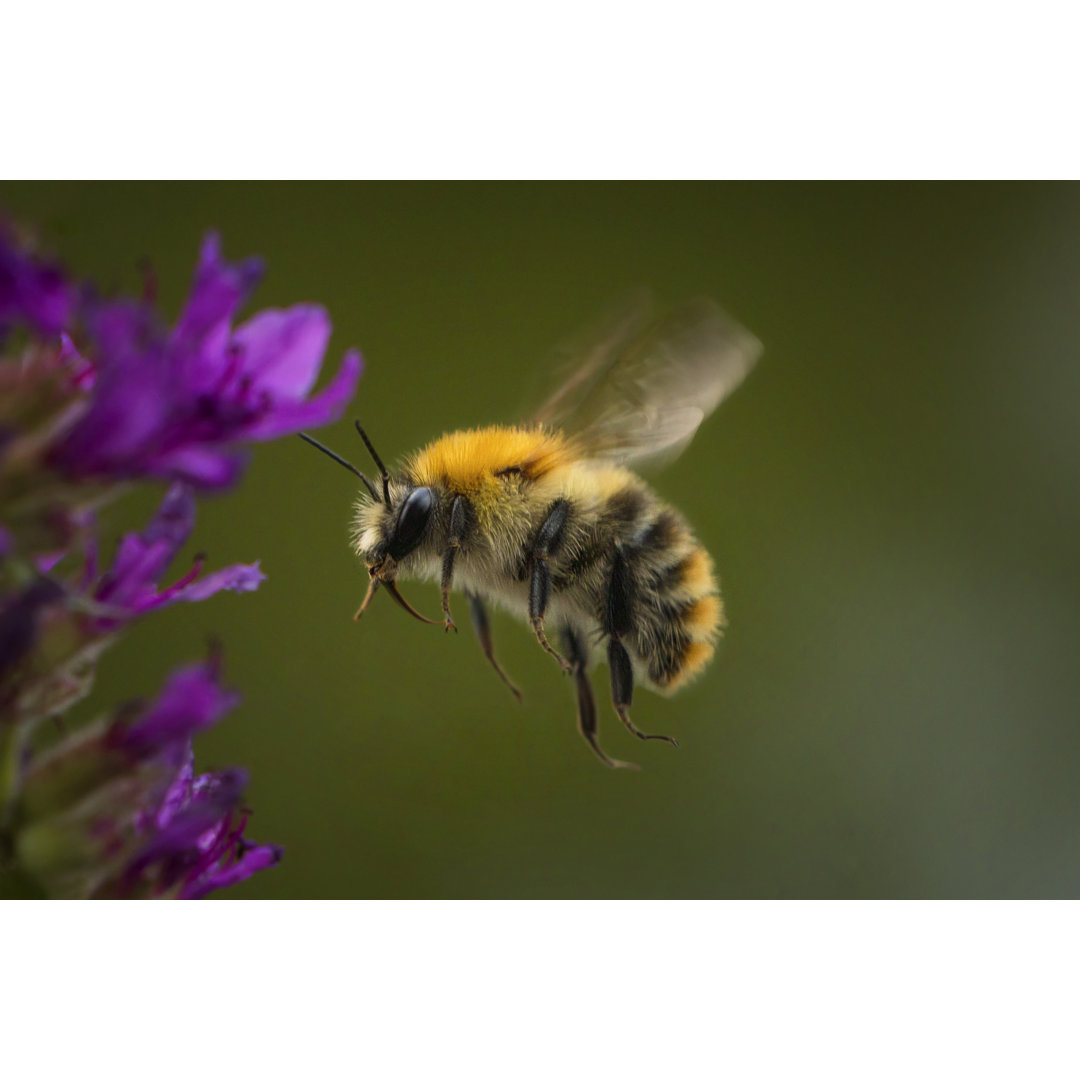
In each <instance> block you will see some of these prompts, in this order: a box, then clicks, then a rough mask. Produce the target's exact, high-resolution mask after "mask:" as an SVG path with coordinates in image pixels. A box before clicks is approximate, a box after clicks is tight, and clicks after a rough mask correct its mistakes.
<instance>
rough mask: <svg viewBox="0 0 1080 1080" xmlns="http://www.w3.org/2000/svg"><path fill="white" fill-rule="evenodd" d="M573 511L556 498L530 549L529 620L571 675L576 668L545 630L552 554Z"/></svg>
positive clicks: (564, 671) (563, 500)
mask: <svg viewBox="0 0 1080 1080" xmlns="http://www.w3.org/2000/svg"><path fill="white" fill-rule="evenodd" d="M569 512H570V504H569V503H568V502H567V501H566V500H565V499H556V500H555V501H554V502H553V503H552V504H551V506H550V508H549V509H548V514H547V517H546V518H544V523H543V525H541V526H540V531H539V532H538V533H537V534H536V539H535V540H534V541H533V545H532V548H531V549H530V551H529V564H530V573H529V621H530V622H531V623H532V628H533V633H534V634H536V640H537V641H539V642H540V645H541V646H542V647H543V649H544V651H545V652H549V653H551V655H552V656H554V657H555V659H556V660H558V661H559V666H560V667H561V668H562V669H563V673H564V674H569V673H570V672H571V671H572V670H573V669H572V668H571V666H570V664H569V663H568V662H567V660H566V658H565V657H563V656H561V655H560V654H559V653H557V652H556V651H555V649H554V648H552V646H551V643H550V642H549V641H548V639H547V634H545V633H544V613H545V612H546V611H547V606H548V600H550V599H551V570H550V569H549V568H548V557H549V556H550V555H551V554H552V552H553V551H554V550H555V548H556V547H557V546H558V544H559V541H560V540H561V539H562V533H563V529H564V528H565V526H566V518H567V515H568V514H569Z"/></svg>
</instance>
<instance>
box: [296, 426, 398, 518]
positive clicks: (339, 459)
mask: <svg viewBox="0 0 1080 1080" xmlns="http://www.w3.org/2000/svg"><path fill="white" fill-rule="evenodd" d="M297 434H298V435H299V436H300V438H301V439H303V440H304V442H306V443H311V445H312V446H314V447H315V449H316V450H321V451H322V452H323V453H324V454H325V455H326V456H327V457H328V458H333V460H334V461H336V462H337V463H338V464H339V465H343V466H344V467H345V468H346V469H348V470H349V472H351V473H352V474H353V475H354V476H359V477H360V479H361V480H362V481H363V482H364V487H366V488H367V489H368V491H370V492H371V497H372V498H373V499H374V500H375V501H376V502H380V501H381V500H380V499H379V493H378V492H377V491H376V490H375V485H374V484H373V483H372V482H371V481H370V480H369V479H368V478H367V477H366V476H365V475H364V474H363V473H362V472H361V471H360V470H359V469H358V468H357V467H356V466H355V465H351V464H350V463H349V462H347V461H346V460H345V459H344V458H343V457H341V456H340V455H338V454H335V453H334V451H333V450H331V449H330V447H329V446H323V444H322V443H321V442H319V440H318V439H313V438H312V437H311V436H310V435H307V434H305V433H304V432H303V431H299V432H297ZM386 501H387V502H389V501H390V500H389V499H387V500H386Z"/></svg>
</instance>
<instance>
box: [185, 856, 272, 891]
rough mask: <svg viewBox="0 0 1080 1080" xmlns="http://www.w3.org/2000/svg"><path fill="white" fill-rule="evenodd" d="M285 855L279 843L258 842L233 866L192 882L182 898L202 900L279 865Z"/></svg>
mask: <svg viewBox="0 0 1080 1080" xmlns="http://www.w3.org/2000/svg"><path fill="white" fill-rule="evenodd" d="M284 855H285V850H284V849H283V848H281V847H279V846H278V845H277V844H258V845H255V846H253V847H249V848H248V849H247V850H246V851H245V852H244V853H243V854H242V855H241V856H240V858H239V859H237V861H236V862H234V863H233V864H232V865H231V866H227V867H225V868H224V869H223V870H218V871H217V872H216V873H208V874H204V875H203V876H202V877H201V878H200V879H199V880H198V881H193V882H191V883H190V884H189V885H188V886H187V887H186V888H185V889H184V891H183V892H182V893H181V894H180V899H181V900H201V899H202V898H203V897H204V896H205V895H206V894H207V893H209V892H213V891H214V890H215V889H227V888H228V887H229V886H230V885H236V884H238V883H239V882H241V881H247V879H248V878H249V877H251V875H252V874H257V873H258V872H259V871H260V870H267V869H269V868H270V867H271V866H277V864H278V863H279V862H281V860H282V858H283V857H284Z"/></svg>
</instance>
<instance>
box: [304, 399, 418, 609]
mask: <svg viewBox="0 0 1080 1080" xmlns="http://www.w3.org/2000/svg"><path fill="white" fill-rule="evenodd" d="M356 430H357V431H358V432H359V433H360V438H361V439H363V440H364V445H365V446H366V447H367V448H368V452H369V453H370V454H371V456H372V458H373V459H374V461H375V464H376V465H377V466H378V467H379V479H380V480H381V481H382V494H381V497H380V493H379V492H378V491H377V490H376V488H375V485H374V484H373V483H372V482H371V481H370V480H369V479H368V477H366V476H365V475H364V474H363V473H362V472H361V471H360V470H359V469H358V468H356V466H355V465H350V464H349V462H347V461H346V460H345V459H344V458H342V457H339V456H338V455H337V454H335V453H334V452H333V451H332V450H330V449H328V448H327V447H325V446H323V444H322V443H320V442H317V441H316V440H315V439H313V438H311V436H310V435H304V434H301V436H300V437H301V438H302V439H304V440H305V441H306V442H309V443H311V445H312V446H314V447H315V448H316V449H317V450H321V451H322V452H323V453H324V454H326V455H327V456H328V457H331V458H333V459H334V461H336V462H337V463H338V464H339V465H343V466H344V467H345V468H346V469H348V470H349V471H350V472H351V473H353V474H354V475H355V476H358V477H360V479H361V480H362V481H363V484H364V487H366V488H367V490H368V494H369V495H370V496H371V498H370V500H368V499H364V500H362V501H361V504H360V509H359V512H358V513H357V517H356V553H357V554H358V555H359V556H360V558H362V559H363V560H364V565H365V566H366V567H367V571H368V574H369V575H370V577H371V584H370V585H369V586H368V591H367V595H366V596H365V597H364V601H363V603H362V604H361V605H360V610H359V611H357V613H356V618H358V619H359V618H360V616H361V615H363V613H364V611H365V610H366V609H367V606H368V604H369V603H371V598H372V597H373V596H374V595H375V592H376V590H377V589H378V588H379V586H380V585H382V586H383V587H385V589H386V591H387V592H388V593H390V595H391V596H392V597H393V598H394V600H395V601H396V602H397V603H398V604H399V605H400V606H401V607H403V608H404V609H405V610H406V611H407V612H409V614H410V615H412V616H414V617H415V618H417V619H419V620H420V621H421V622H426V623H433V622H434V620H433V619H426V618H424V616H423V615H421V614H420V612H418V611H417V610H416V609H415V608H414V607H412V605H411V604H410V603H409V602H408V601H407V600H406V599H405V598H404V597H403V596H402V595H401V593H399V592H398V589H397V585H396V584H395V580H396V578H397V573H398V566H399V565H400V563H401V560H402V559H405V558H407V557H408V556H409V555H410V554H412V552H414V551H415V550H416V548H417V547H418V546H419V545H420V544H421V543H422V541H423V539H424V537H425V536H426V535H427V532H428V528H429V526H430V524H431V519H432V514H433V511H434V509H435V493H434V492H433V491H432V490H431V488H428V487H410V486H407V485H404V484H397V483H395V484H394V485H393V489H392V488H391V483H390V474H389V473H388V472H387V471H386V466H385V465H383V463H382V458H380V457H379V455H378V453H376V451H375V447H374V446H372V445H371V440H370V439H369V438H368V437H367V434H366V433H365V431H364V429H363V428H362V427H361V426H360V421H359V420H357V421H356ZM437 625H438V624H437Z"/></svg>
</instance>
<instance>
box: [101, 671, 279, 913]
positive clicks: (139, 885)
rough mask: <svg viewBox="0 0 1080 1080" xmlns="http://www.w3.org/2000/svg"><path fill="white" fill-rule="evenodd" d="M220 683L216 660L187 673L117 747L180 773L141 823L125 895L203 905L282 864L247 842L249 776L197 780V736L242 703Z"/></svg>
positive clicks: (122, 882)
mask: <svg viewBox="0 0 1080 1080" xmlns="http://www.w3.org/2000/svg"><path fill="white" fill-rule="evenodd" d="M219 675H220V671H219V665H218V664H217V663H216V661H215V660H214V659H211V660H210V661H209V662H208V663H205V664H198V665H195V666H192V667H188V668H183V669H181V670H180V671H178V672H176V673H175V674H174V675H173V676H172V678H170V680H169V682H168V683H167V684H166V686H165V689H164V690H163V691H162V693H161V696H160V697H159V698H158V700H157V702H156V703H155V704H154V706H153V707H152V708H151V709H150V710H148V711H147V713H146V714H145V715H144V716H143V717H142V718H141V719H139V720H138V721H137V722H136V723H135V724H132V725H130V726H127V727H124V728H122V729H121V730H120V731H119V732H118V733H117V735H116V744H119V745H120V746H122V747H123V748H124V750H125V751H127V752H128V753H132V754H133V755H134V756H135V757H136V758H139V759H145V758H148V757H154V758H156V759H157V760H158V761H160V762H161V763H163V764H167V765H169V766H170V767H171V768H172V770H173V776H172V780H171V782H170V783H169V785H168V787H167V788H166V789H165V791H164V794H163V795H162V796H161V798H160V800H159V801H156V802H153V803H151V804H150V805H147V806H143V807H142V808H140V810H139V812H138V813H137V815H136V818H135V829H136V832H137V833H138V834H139V836H140V844H139V847H138V851H137V854H135V855H134V856H133V857H132V858H131V859H130V860H129V861H128V863H127V865H126V866H125V868H124V869H123V871H122V872H121V873H120V875H119V878H118V886H117V888H118V892H119V893H120V894H121V895H124V894H131V893H133V892H134V893H138V894H139V895H154V896H162V895H168V896H175V897H176V898H177V899H180V900H197V899H199V898H200V897H202V896H205V895H206V894H207V893H209V892H211V891H213V890H214V889H222V888H225V887H227V886H228V885H234V884H236V883H237V882H239V881H243V880H245V879H246V878H248V877H250V876H251V875H252V874H254V873H255V872H256V871H258V870H262V869H265V868H266V867H268V866H273V865H275V864H276V863H277V862H279V861H280V859H281V856H282V850H281V848H279V847H277V846H275V845H273V844H262V845H256V844H252V843H250V842H249V841H247V840H245V839H244V835H243V833H244V827H245V825H246V823H247V812H246V811H245V810H244V809H243V806H242V797H243V790H244V787H245V785H246V784H247V775H246V774H245V773H244V771H243V770H242V769H230V770H226V771H224V772H220V773H205V774H203V775H201V776H197V775H196V774H195V768H194V755H193V753H192V749H191V738H192V736H193V735H195V734H197V733H198V732H199V731H201V730H203V729H205V728H207V727H209V726H210V725H212V724H215V723H216V722H217V721H218V720H219V719H221V717H222V716H223V715H224V714H225V713H226V712H228V711H229V710H230V709H231V708H232V707H233V706H234V705H235V704H236V702H237V700H238V696H237V695H236V694H233V693H231V692H229V691H227V690H224V689H223V688H222V687H221V685H220V682H219Z"/></svg>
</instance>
